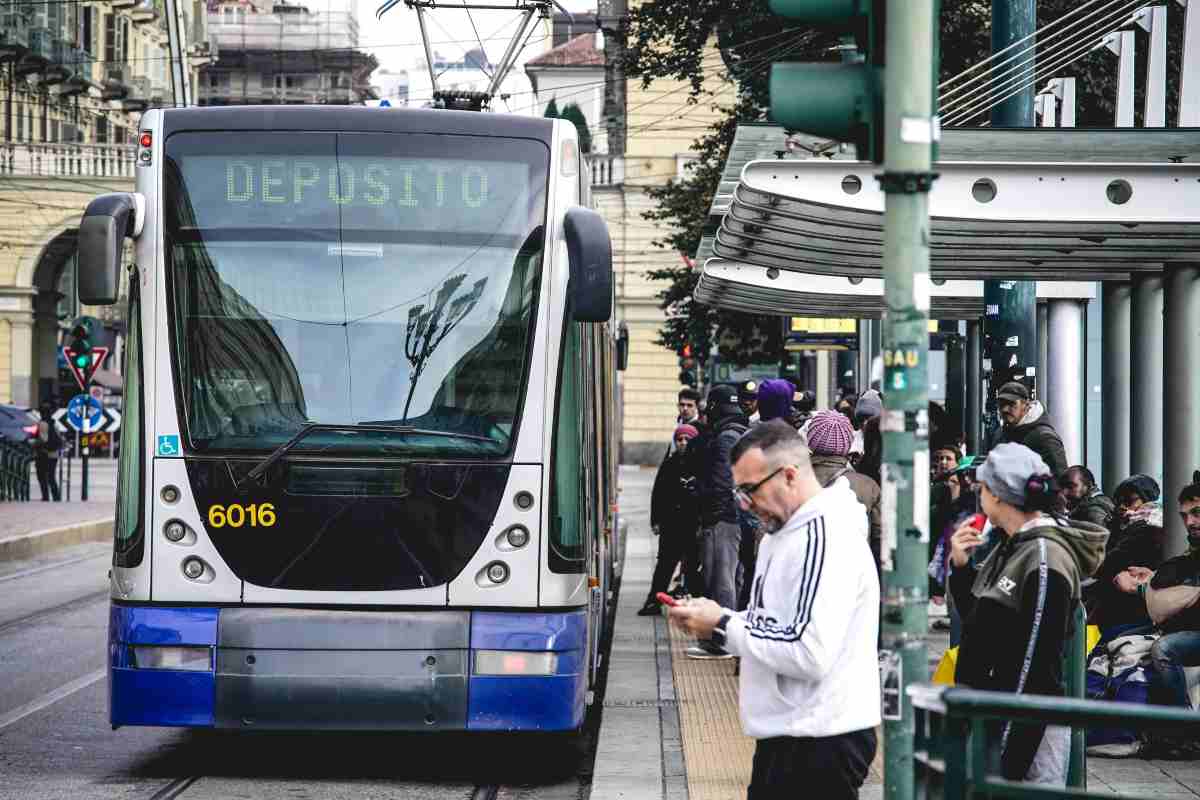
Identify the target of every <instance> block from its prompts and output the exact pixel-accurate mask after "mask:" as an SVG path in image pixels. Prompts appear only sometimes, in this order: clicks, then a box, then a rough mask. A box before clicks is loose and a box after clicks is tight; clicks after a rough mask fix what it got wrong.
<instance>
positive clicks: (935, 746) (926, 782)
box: [909, 685, 1200, 800]
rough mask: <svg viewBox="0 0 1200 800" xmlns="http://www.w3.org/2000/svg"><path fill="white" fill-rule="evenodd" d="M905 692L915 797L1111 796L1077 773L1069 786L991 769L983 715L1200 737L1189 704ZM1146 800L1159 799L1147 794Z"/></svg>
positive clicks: (1197, 717) (931, 689)
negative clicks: (912, 718) (912, 713)
mask: <svg viewBox="0 0 1200 800" xmlns="http://www.w3.org/2000/svg"><path fill="white" fill-rule="evenodd" d="M909 697H910V698H912V703H913V708H914V709H915V710H916V726H917V733H916V741H915V744H914V753H913V760H914V762H915V763H914V768H915V773H916V786H915V791H914V794H913V796H914V797H917V798H944V799H945V800H960V799H961V800H967V799H968V798H983V797H988V798H1001V797H1004V798H1017V799H1019V798H1048V797H1088V798H1097V800H1099V799H1100V798H1112V794H1107V793H1105V794H1101V793H1096V792H1089V791H1087V789H1086V788H1083V786H1082V785H1081V783H1080V779H1081V778H1082V775H1080V776H1072V777H1071V778H1070V779H1068V784H1069V786H1068V788H1066V789H1063V788H1051V787H1047V786H1034V785H1031V784H1025V783H1014V782H1012V781H1006V780H1004V779H1002V778H999V777H997V776H995V775H994V774H992V773H991V769H990V763H989V756H990V755H991V752H990V747H989V744H990V743H989V740H988V735H987V730H986V725H987V723H988V722H994V721H1010V720H1011V721H1014V722H1042V723H1046V724H1052V725H1069V726H1071V727H1072V728H1074V729H1076V730H1083V729H1086V728H1089V727H1093V726H1119V727H1123V728H1134V729H1147V728H1151V729H1153V730H1155V731H1156V732H1172V733H1184V734H1188V735H1189V736H1193V737H1196V736H1200V714H1197V713H1196V712H1195V711H1192V710H1190V709H1180V708H1171V707H1166V706H1153V705H1142V704H1138V703H1114V702H1109V701H1102V700H1080V699H1078V698H1064V697H1045V696H1039V695H1016V694H1011V693H1009V692H981V691H976V690H974V689H959V688H955V687H942V686H931V685H917V686H913V687H910V689H909ZM1072 760H1073V761H1074V758H1072ZM1126 797H1130V796H1129V795H1126ZM1145 800H1156V799H1155V798H1153V797H1149V796H1148V797H1146V798H1145Z"/></svg>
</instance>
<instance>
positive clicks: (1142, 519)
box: [1084, 475, 1164, 639]
mask: <svg viewBox="0 0 1200 800" xmlns="http://www.w3.org/2000/svg"><path fill="white" fill-rule="evenodd" d="M1113 494H1114V496H1115V498H1116V501H1117V502H1116V507H1117V508H1116V513H1114V514H1113V518H1112V523H1111V524H1110V527H1109V531H1110V536H1109V539H1108V549H1107V552H1106V553H1105V556H1104V562H1103V563H1102V564H1101V565H1100V569H1098V570H1097V571H1096V574H1095V576H1094V577H1095V579H1096V580H1095V582H1094V583H1093V584H1091V585H1090V586H1089V587H1088V588H1087V590H1086V591H1085V592H1084V602H1085V604H1086V605H1087V608H1088V619H1089V620H1090V621H1091V623H1092V624H1093V625H1098V626H1100V632H1101V634H1103V636H1104V638H1105V639H1109V638H1112V637H1113V636H1114V635H1120V631H1121V630H1123V629H1124V628H1126V627H1129V626H1138V625H1146V624H1148V623H1149V622H1150V618H1149V616H1148V615H1147V614H1146V604H1145V603H1144V602H1143V601H1142V599H1141V598H1140V597H1138V596H1137V595H1136V594H1132V595H1131V594H1128V593H1126V592H1123V591H1122V590H1121V589H1120V588H1119V587H1118V586H1117V584H1116V582H1115V581H1116V578H1117V576H1118V575H1119V574H1121V573H1122V572H1124V571H1125V570H1127V569H1129V568H1130V567H1138V568H1141V569H1144V570H1146V571H1148V572H1153V571H1154V570H1155V569H1158V565H1159V564H1160V563H1162V559H1163V544H1164V534H1163V518H1162V504H1161V503H1160V502H1158V499H1159V490H1158V484H1157V483H1155V482H1154V479H1153V478H1150V477H1149V476H1147V475H1134V476H1132V477H1130V478H1126V479H1125V480H1124V481H1122V482H1121V483H1120V485H1119V486H1117V490H1116V491H1115V492H1114V493H1113Z"/></svg>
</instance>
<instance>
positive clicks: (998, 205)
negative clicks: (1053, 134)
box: [713, 160, 1200, 280]
mask: <svg viewBox="0 0 1200 800" xmlns="http://www.w3.org/2000/svg"><path fill="white" fill-rule="evenodd" d="M876 171H877V168H876V167H875V165H873V164H864V163H861V162H836V161H824V162H822V161H782V160H770V161H755V162H751V163H749V164H747V165H746V167H745V168H744V169H743V170H742V180H741V183H740V184H739V185H738V187H737V189H736V190H735V192H734V197H733V202H732V204H731V205H730V209H729V213H728V214H726V216H725V218H724V220H723V221H722V223H721V228H720V229H719V230H718V231H717V236H716V241H715V242H714V244H713V252H714V254H715V255H716V256H718V257H721V258H726V259H730V260H736V261H743V262H746V263H749V264H757V265H759V266H764V267H772V268H776V269H782V270H793V271H798V272H806V273H810V274H817V275H838V276H858V277H864V278H866V277H881V276H882V271H883V222H884V217H883V208H884V194H883V192H882V191H881V190H880V188H879V185H878V183H877V181H876V180H875V173H876ZM938 171H939V172H940V173H941V177H940V178H939V179H938V180H937V181H936V182H935V183H934V185H933V189H932V191H931V192H930V194H929V205H930V218H931V220H930V222H931V233H932V240H931V243H930V244H931V253H930V268H931V270H932V272H933V275H934V277H942V278H984V277H1006V278H1014V279H1027V280H1038V279H1041V280H1101V279H1104V278H1110V279H1112V278H1127V277H1128V275H1129V273H1130V272H1140V271H1158V270H1161V268H1162V267H1161V265H1162V262H1164V261H1198V260H1200V165H1190V164H1153V165H1151V164H1034V163H1029V164H989V163H944V162H943V163H941V164H939V165H938Z"/></svg>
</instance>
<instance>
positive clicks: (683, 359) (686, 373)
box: [679, 344, 696, 389]
mask: <svg viewBox="0 0 1200 800" xmlns="http://www.w3.org/2000/svg"><path fill="white" fill-rule="evenodd" d="M679 382H680V383H682V384H683V385H684V386H691V387H692V388H693V389H695V388H696V359H694V358H692V346H691V345H690V344H685V345H684V346H683V352H681V353H680V354H679Z"/></svg>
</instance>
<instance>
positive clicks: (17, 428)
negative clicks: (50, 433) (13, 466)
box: [0, 404, 38, 442]
mask: <svg viewBox="0 0 1200 800" xmlns="http://www.w3.org/2000/svg"><path fill="white" fill-rule="evenodd" d="M37 425H38V418H37V417H35V416H34V415H33V413H32V412H31V411H30V410H29V409H26V408H21V407H20V406H9V405H4V404H0V438H2V439H7V440H8V441H10V442H28V441H29V440H30V439H33V438H34V437H36V436H37Z"/></svg>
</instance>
